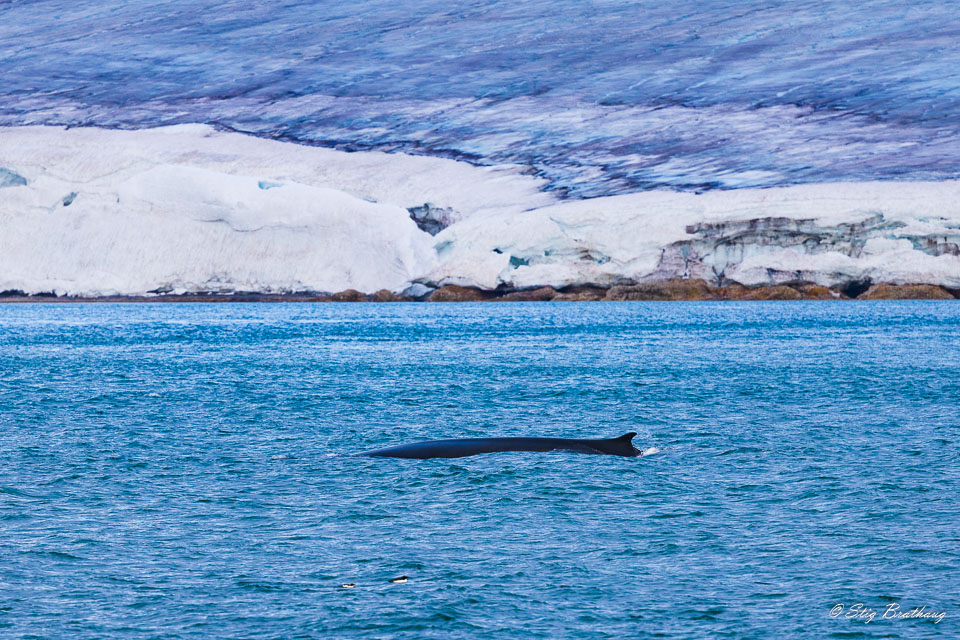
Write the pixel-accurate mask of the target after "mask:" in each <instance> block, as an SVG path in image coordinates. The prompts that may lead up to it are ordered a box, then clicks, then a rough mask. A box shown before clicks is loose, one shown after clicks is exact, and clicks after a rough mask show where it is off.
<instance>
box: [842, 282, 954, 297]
mask: <svg viewBox="0 0 960 640" xmlns="http://www.w3.org/2000/svg"><path fill="white" fill-rule="evenodd" d="M953 299H954V297H953V296H952V295H950V292H949V291H947V290H946V289H944V288H943V287H938V286H936V285H933V284H888V283H886V282H880V283H878V284H875V285H873V286H872V287H870V288H869V289H867V290H866V291H865V292H863V293H861V294H860V295H859V296H857V300H953Z"/></svg>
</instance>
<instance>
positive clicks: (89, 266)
mask: <svg viewBox="0 0 960 640" xmlns="http://www.w3.org/2000/svg"><path fill="white" fill-rule="evenodd" d="M543 186H544V182H543V181H542V180H540V179H539V178H536V177H533V176H531V175H529V172H525V171H523V170H522V169H521V168H520V167H515V166H503V167H476V166H472V165H469V164H466V163H463V162H457V161H454V160H449V159H438V158H427V157H419V156H408V155H404V154H399V153H395V154H387V153H380V152H357V153H346V152H342V151H335V150H329V149H322V148H316V147H306V146H302V145H297V144H293V143H284V142H277V141H271V140H263V139H260V138H254V137H249V136H243V135H240V134H235V133H225V132H218V131H215V130H214V129H213V128H211V127H207V126H200V125H180V126H175V127H168V128H161V129H150V130H138V131H120V130H102V129H93V128H87V129H63V128H57V127H22V128H7V129H2V128H0V291H3V290H21V291H25V292H28V293H39V292H49V291H52V292H56V293H58V294H69V295H90V296H96V295H114V294H143V293H147V292H171V291H172V292H206V291H260V292H294V291H328V292H329V291H340V290H344V289H347V288H355V289H359V290H361V291H365V292H372V291H375V290H378V289H382V288H386V289H391V290H394V291H399V290H402V289H404V288H405V287H406V286H408V285H409V284H410V283H412V282H419V283H423V284H427V285H431V286H439V285H443V284H461V285H469V286H477V287H481V288H485V289H494V288H525V287H535V286H540V285H552V286H555V287H563V286H566V285H573V284H598V285H611V284H617V283H621V282H633V281H644V280H656V279H667V278H676V277H698V278H705V279H707V280H708V281H711V282H713V283H715V284H721V285H722V284H725V283H728V282H731V281H735V282H740V283H742V284H747V285H761V284H773V283H781V282H791V281H797V280H804V281H813V282H817V283H820V284H824V285H828V286H843V285H845V284H848V283H851V282H861V281H866V280H870V281H873V282H879V281H885V282H893V283H930V284H940V285H945V286H948V287H960V182H957V181H942V182H860V183H834V184H819V185H799V186H789V187H779V188H770V189H736V190H727V191H720V190H712V191H708V192H706V193H700V194H697V193H690V192H674V191H646V192H642V193H635V194H629V195H621V196H609V197H602V198H593V199H587V200H570V201H560V200H558V199H557V198H556V197H555V196H553V195H551V194H549V193H544V192H543V191H542V188H543ZM418 225H419V226H418ZM421 227H422V228H421ZM424 229H426V230H424ZM428 232H429V233H428ZM431 234H436V235H431Z"/></svg>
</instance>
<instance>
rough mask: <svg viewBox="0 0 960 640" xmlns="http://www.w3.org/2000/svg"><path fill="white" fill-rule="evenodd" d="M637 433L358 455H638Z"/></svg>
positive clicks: (416, 446) (408, 447)
mask: <svg viewBox="0 0 960 640" xmlns="http://www.w3.org/2000/svg"><path fill="white" fill-rule="evenodd" d="M635 435H637V434H636V433H633V432H630V433H625V434H623V435H622V436H620V437H619V438H607V439H605V440H600V439H598V440H574V439H570V438H457V439H455V440H428V441H426V442H414V443H412V444H404V445H400V446H399V447H387V448H386V449H375V450H373V451H364V452H363V453H358V454H357V455H359V456H377V457H384V458H413V459H416V460H426V459H428V458H463V457H465V456H475V455H477V454H479V453H500V452H503V451H572V452H573V453H588V454H596V455H608V456H627V457H633V458H635V457H637V456H641V455H643V452H642V451H640V450H639V449H637V448H636V447H634V446H633V442H631V441H632V440H633V437H634V436H635Z"/></svg>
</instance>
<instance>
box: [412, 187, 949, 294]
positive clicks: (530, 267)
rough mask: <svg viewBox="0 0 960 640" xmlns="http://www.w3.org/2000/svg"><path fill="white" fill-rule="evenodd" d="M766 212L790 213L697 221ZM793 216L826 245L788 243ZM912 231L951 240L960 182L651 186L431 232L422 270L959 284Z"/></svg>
mask: <svg viewBox="0 0 960 640" xmlns="http://www.w3.org/2000/svg"><path fill="white" fill-rule="evenodd" d="M768 219H786V220H783V221H780V222H775V223H774V225H773V226H779V227H781V228H779V229H773V230H770V231H766V232H758V233H755V234H753V236H752V237H746V238H742V239H741V238H738V237H737V233H736V232H728V233H726V235H725V239H726V242H724V243H722V244H721V245H720V246H715V243H712V242H711V241H710V238H709V237H705V235H704V234H703V233H699V234H698V233H697V232H696V229H695V226H696V225H704V224H709V225H714V226H715V227H719V228H721V229H722V227H723V226H724V225H736V224H737V223H750V222H755V223H756V222H759V223H764V221H768ZM794 221H799V222H800V224H805V225H808V226H810V225H812V226H814V227H816V228H817V229H818V230H819V232H820V234H821V236H822V237H823V239H824V242H825V244H824V243H820V245H819V246H816V247H813V246H811V247H807V246H804V245H795V243H796V240H795V239H794V238H792V237H791V234H790V233H789V231H790V228H791V227H792V226H796V223H795V222H794ZM804 221H806V222H804ZM766 224H768V226H769V222H766ZM858 224H863V225H866V226H867V227H868V228H867V229H865V230H863V231H861V232H857V233H856V234H854V235H856V237H857V238H859V239H861V240H863V241H864V245H863V247H862V248H859V249H858V248H856V247H854V248H853V249H852V250H849V253H852V254H855V255H847V254H846V253H842V252H841V248H843V245H845V244H850V243H849V241H848V238H847V236H849V235H850V234H851V232H850V231H849V229H850V227H851V226H852V225H858ZM783 227H786V229H784V228H783ZM871 227H876V228H871ZM691 231H693V232H692V233H691ZM911 239H917V240H918V241H926V240H930V241H934V242H936V241H942V243H943V244H945V245H949V244H951V243H952V246H953V250H954V251H956V247H957V246H958V245H960V182H958V181H949V182H868V183H848V184H821V185H802V186H791V187H782V188H773V189H741V190H733V191H710V192H707V193H703V194H693V193H677V192H664V191H653V192H643V193H638V194H632V195H626V196H614V197H609V198H596V199H592V200H580V201H571V202H563V203H559V204H556V205H552V206H548V207H542V208H538V209H535V210H531V211H525V212H514V213H509V214H507V213H502V214H496V215H492V216H487V217H483V218H479V217H475V218H470V219H468V220H464V221H462V222H459V223H458V224H455V225H453V226H451V227H449V228H448V229H446V230H444V231H443V232H441V233H440V234H438V235H437V236H436V243H437V245H436V246H437V249H438V256H439V263H438V266H437V267H436V268H435V269H434V270H433V271H432V272H431V273H430V274H429V276H428V278H427V279H428V280H431V281H433V282H437V283H441V284H459V285H466V286H478V287H482V288H494V287H497V286H500V285H506V286H513V287H532V286H535V285H553V286H555V287H560V286H564V285H569V284H577V283H595V284H611V283H615V282H618V281H624V280H632V281H642V280H648V279H665V278H674V277H694V276H696V277H707V278H710V277H716V275H717V273H719V272H723V273H724V275H725V277H726V278H728V279H731V280H736V281H738V282H741V283H742V284H746V285H760V284H772V283H774V282H784V281H790V280H797V279H804V280H810V281H813V282H818V283H820V284H824V285H835V284H842V283H843V282H848V281H850V280H859V279H863V278H871V279H872V280H874V281H885V282H894V283H932V284H943V285H947V286H951V287H957V286H960V257H958V256H957V255H954V254H950V253H949V252H947V251H948V250H947V249H945V250H944V252H942V253H944V254H943V255H931V254H930V253H925V252H923V251H921V250H918V249H915V248H914V246H913V243H912V242H911ZM830 242H836V244H837V248H838V250H837V251H831V250H829V249H830ZM676 243H680V244H684V243H686V244H687V245H688V246H687V247H686V248H685V249H684V250H687V251H688V252H689V254H690V256H689V257H690V260H689V261H688V262H689V263H692V264H689V263H684V264H683V265H680V264H678V263H676V262H674V263H671V262H670V261H668V260H665V257H667V256H668V254H669V252H670V251H671V248H672V247H677V244H676ZM673 250H674V251H675V252H677V251H680V250H681V249H680V248H679V247H677V248H675V249H673ZM843 250H847V249H843ZM681 267H682V268H681Z"/></svg>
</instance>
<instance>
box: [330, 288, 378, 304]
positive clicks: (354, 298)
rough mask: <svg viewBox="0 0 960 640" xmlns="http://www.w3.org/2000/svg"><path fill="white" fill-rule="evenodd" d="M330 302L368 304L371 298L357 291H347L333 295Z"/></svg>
mask: <svg viewBox="0 0 960 640" xmlns="http://www.w3.org/2000/svg"><path fill="white" fill-rule="evenodd" d="M330 300H332V301H333V302H368V301H369V300H370V298H368V297H367V294H365V293H360V292H359V291H357V290H356V289H347V290H346V291H338V292H337V293H335V294H333V295H332V296H330Z"/></svg>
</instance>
